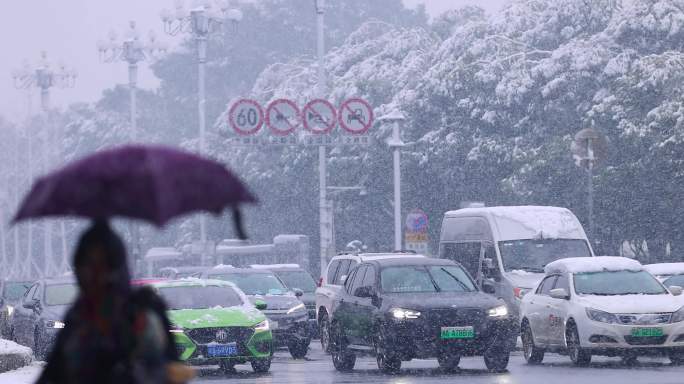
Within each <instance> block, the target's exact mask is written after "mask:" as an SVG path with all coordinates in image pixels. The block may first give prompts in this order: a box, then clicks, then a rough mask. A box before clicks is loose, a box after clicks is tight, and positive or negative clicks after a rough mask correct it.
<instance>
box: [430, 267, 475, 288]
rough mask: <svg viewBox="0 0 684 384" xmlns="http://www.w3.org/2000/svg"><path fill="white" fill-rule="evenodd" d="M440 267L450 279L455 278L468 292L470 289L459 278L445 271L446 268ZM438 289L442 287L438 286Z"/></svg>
mask: <svg viewBox="0 0 684 384" xmlns="http://www.w3.org/2000/svg"><path fill="white" fill-rule="evenodd" d="M440 269H441V270H442V271H443V272H444V273H446V274H447V275H449V276H451V278H452V279H454V280H456V282H457V283H458V284H459V285H460V286H461V287H462V288H463V290H464V291H466V292H470V289H469V288H468V287H467V286H466V285H465V284H464V283H463V282H462V281H461V280H459V279H458V278H457V277H456V276H454V275H453V274H452V273H451V272H449V271H447V270H446V269H444V268H440ZM437 288H439V286H438V287H437ZM439 290H440V291H441V290H442V289H441V288H439Z"/></svg>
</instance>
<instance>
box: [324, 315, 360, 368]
mask: <svg viewBox="0 0 684 384" xmlns="http://www.w3.org/2000/svg"><path fill="white" fill-rule="evenodd" d="M337 328H339V327H337V326H335V324H332V326H331V328H330V354H331V355H332V361H333V365H334V366H335V369H336V370H338V371H340V372H349V371H351V370H353V369H354V365H355V364H356V355H354V353H353V352H351V351H349V350H348V349H347V341H346V338H345V336H344V333H343V331H342V330H341V329H337Z"/></svg>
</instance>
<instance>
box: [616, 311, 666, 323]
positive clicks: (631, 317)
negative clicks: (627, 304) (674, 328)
mask: <svg viewBox="0 0 684 384" xmlns="http://www.w3.org/2000/svg"><path fill="white" fill-rule="evenodd" d="M616 316H617V318H618V321H619V322H620V324H625V325H655V324H668V323H669V322H670V318H671V317H672V314H671V313H637V314H629V313H624V314H617V315H616Z"/></svg>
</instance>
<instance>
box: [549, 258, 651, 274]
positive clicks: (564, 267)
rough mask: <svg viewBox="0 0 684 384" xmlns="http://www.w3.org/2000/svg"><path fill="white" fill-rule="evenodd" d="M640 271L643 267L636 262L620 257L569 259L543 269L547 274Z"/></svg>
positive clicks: (557, 261) (558, 261) (555, 262)
mask: <svg viewBox="0 0 684 384" xmlns="http://www.w3.org/2000/svg"><path fill="white" fill-rule="evenodd" d="M642 270H644V266H643V265H641V263H639V262H638V261H636V260H633V259H628V258H626V257H620V256H596V257H571V258H567V259H560V260H556V261H554V262H553V263H550V264H548V265H547V266H546V267H544V272H546V273H547V274H549V273H587V272H604V271H642Z"/></svg>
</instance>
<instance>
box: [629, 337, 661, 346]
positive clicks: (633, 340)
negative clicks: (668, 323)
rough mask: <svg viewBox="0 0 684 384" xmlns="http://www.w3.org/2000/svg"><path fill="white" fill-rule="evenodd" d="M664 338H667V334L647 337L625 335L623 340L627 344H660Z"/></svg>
mask: <svg viewBox="0 0 684 384" xmlns="http://www.w3.org/2000/svg"><path fill="white" fill-rule="evenodd" d="M665 340H667V335H663V336H648V337H634V336H625V341H626V342H627V344H629V345H661V344H663V343H664V342H665Z"/></svg>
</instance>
